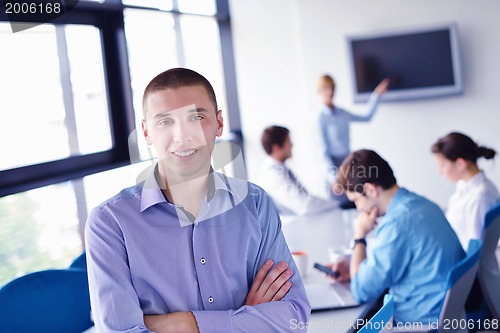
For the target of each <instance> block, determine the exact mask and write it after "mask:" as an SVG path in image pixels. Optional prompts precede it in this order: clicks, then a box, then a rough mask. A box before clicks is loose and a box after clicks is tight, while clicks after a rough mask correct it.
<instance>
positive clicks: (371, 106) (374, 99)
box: [348, 92, 380, 122]
mask: <svg viewBox="0 0 500 333" xmlns="http://www.w3.org/2000/svg"><path fill="white" fill-rule="evenodd" d="M379 100H380V97H379V95H378V94H376V93H374V92H373V93H372V94H371V95H370V99H369V100H368V103H367V108H368V112H367V113H366V114H365V115H357V114H352V113H350V112H348V114H349V120H350V121H360V122H367V121H370V120H371V119H372V118H373V116H374V115H375V112H376V111H377V107H378V102H379Z"/></svg>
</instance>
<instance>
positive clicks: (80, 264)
mask: <svg viewBox="0 0 500 333" xmlns="http://www.w3.org/2000/svg"><path fill="white" fill-rule="evenodd" d="M69 268H81V269H84V270H87V256H86V253H85V251H84V252H83V253H82V254H80V255H79V256H78V257H76V258H75V260H73V262H72V263H71V265H69Z"/></svg>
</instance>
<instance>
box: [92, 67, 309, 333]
mask: <svg viewBox="0 0 500 333" xmlns="http://www.w3.org/2000/svg"><path fill="white" fill-rule="evenodd" d="M143 108H144V120H143V123H142V126H143V132H144V136H145V139H146V141H147V143H148V144H149V145H153V146H154V148H155V149H156V151H157V154H158V163H157V164H156V166H155V168H154V172H151V174H150V175H149V178H147V180H146V181H145V182H143V183H140V184H138V185H136V186H133V187H130V188H127V189H124V190H123V191H122V192H120V193H119V194H117V195H116V196H114V197H113V198H111V199H109V200H107V201H106V202H104V203H103V204H101V205H100V206H98V207H96V208H94V209H93V210H92V212H91V213H90V216H89V218H88V221H87V225H86V250H87V263H88V273H89V289H90V299H91V304H92V314H93V316H94V320H95V324H96V327H97V330H98V332H141V333H143V332H152V331H154V332H157V333H161V332H174V333H182V332H189V333H193V332H208V333H210V332H212V333H215V332H217V333H219V332H235V333H236V332H276V333H278V332H279V333H281V332H286V331H287V330H289V327H290V321H291V320H297V321H298V322H307V321H308V319H309V315H310V306H309V302H308V300H307V297H306V294H305V290H304V286H303V283H302V280H301V278H300V275H299V274H297V273H295V274H293V273H294V272H297V268H296V266H295V264H294V262H293V259H292V256H291V254H290V251H289V250H288V246H287V244H286V242H285V239H284V237H283V234H282V232H281V222H280V218H279V216H278V213H277V211H276V209H275V207H274V205H273V203H272V200H271V199H270V198H269V196H268V195H267V194H266V193H265V192H264V191H263V190H262V189H261V188H259V187H258V186H256V185H254V184H251V183H248V182H246V181H243V180H238V179H233V178H228V177H225V176H223V175H221V174H218V173H216V172H214V171H213V169H212V167H211V164H210V161H211V155H212V151H213V147H214V143H215V138H216V137H218V136H220V135H221V134H222V129H223V120H222V115H221V113H222V111H220V110H219V109H218V107H217V101H216V98H215V93H214V90H213V88H212V86H211V84H210V83H209V82H208V80H207V79H206V78H205V77H203V76H202V75H200V74H198V73H196V72H194V71H191V70H188V69H185V68H174V69H170V70H168V71H166V72H163V73H161V74H159V75H158V76H156V77H155V78H154V79H153V80H152V81H151V82H150V83H149V84H148V86H147V87H146V90H145V92H144V97H143ZM273 262H276V263H278V262H280V263H279V264H277V265H276V267H275V268H272V267H273ZM301 331H303V330H301Z"/></svg>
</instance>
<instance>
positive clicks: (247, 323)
mask: <svg viewBox="0 0 500 333" xmlns="http://www.w3.org/2000/svg"><path fill="white" fill-rule="evenodd" d="M258 192H259V193H258V195H255V193H254V195H252V196H251V197H253V198H254V199H255V204H256V207H255V208H256V209H257V214H258V218H259V222H260V224H261V228H262V241H261V245H260V248H259V255H258V259H257V262H255V265H254V274H253V275H254V276H255V274H256V273H257V272H258V270H259V268H261V267H262V265H263V264H264V262H265V261H266V260H267V259H268V258H271V259H273V260H274V262H275V264H277V263H278V262H280V261H286V262H287V263H288V266H289V268H290V269H292V271H293V275H292V277H291V278H290V280H289V281H291V283H292V287H291V289H290V290H289V292H288V293H287V295H286V296H285V297H284V298H283V299H281V301H278V302H269V303H264V304H259V305H255V306H242V307H240V308H239V309H237V310H234V311H233V310H231V311H210V312H208V311H193V314H194V316H195V317H196V321H197V323H198V327H199V328H200V332H201V333H218V332H233V333H243V332H261V333H281V332H290V331H291V330H292V328H293V329H294V331H297V332H306V330H307V329H306V326H307V323H308V321H309V317H310V313H311V306H310V305H309V301H308V299H307V296H306V292H305V289H304V285H303V282H302V279H301V277H300V275H299V273H298V270H297V267H296V266H295V263H294V261H293V259H292V255H291V253H290V250H289V249H288V246H287V244H286V242H285V238H284V236H283V233H282V231H281V222H280V219H279V216H278V213H277V211H276V208H275V207H274V204H273V203H272V201H271V200H270V198H269V196H268V195H267V194H266V193H265V192H264V191H262V190H260V191H258Z"/></svg>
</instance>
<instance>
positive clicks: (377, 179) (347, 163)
mask: <svg viewBox="0 0 500 333" xmlns="http://www.w3.org/2000/svg"><path fill="white" fill-rule="evenodd" d="M365 183H371V184H375V185H377V186H380V187H382V188H383V189H384V190H388V189H390V188H391V187H393V186H394V185H396V177H394V173H393V172H392V169H391V166H390V165H389V163H387V161H386V160H384V159H383V158H382V157H380V155H379V154H377V153H376V152H374V151H373V150H368V149H361V150H357V151H355V152H352V153H350V154H349V155H348V156H347V157H346V158H345V160H344V161H343V162H342V165H341V166H340V169H339V170H338V172H337V183H336V185H335V186H338V187H340V189H341V192H345V191H349V192H358V193H361V194H364V186H363V185H364V184H365Z"/></svg>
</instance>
